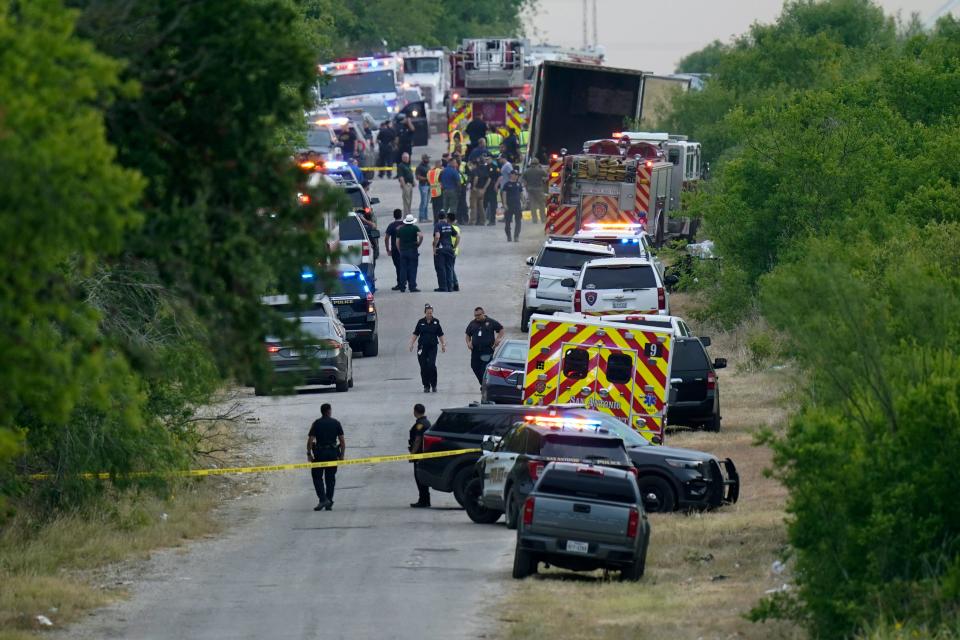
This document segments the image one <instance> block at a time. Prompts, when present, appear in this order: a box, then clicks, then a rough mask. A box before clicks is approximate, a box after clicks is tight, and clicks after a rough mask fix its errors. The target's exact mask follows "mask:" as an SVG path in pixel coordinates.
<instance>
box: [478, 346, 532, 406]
mask: <svg viewBox="0 0 960 640" xmlns="http://www.w3.org/2000/svg"><path fill="white" fill-rule="evenodd" d="M526 366H527V341H526V340H504V341H503V342H501V343H500V346H499V347H498V348H497V350H496V352H494V354H493V359H492V360H490V364H488V365H487V370H486V371H485V372H484V374H483V383H482V384H481V385H480V400H481V401H482V402H493V403H494V404H523V375H524V370H525V369H526Z"/></svg>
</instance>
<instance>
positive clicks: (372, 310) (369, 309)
mask: <svg viewBox="0 0 960 640" xmlns="http://www.w3.org/2000/svg"><path fill="white" fill-rule="evenodd" d="M376 311H377V307H376V306H375V305H374V304H373V294H372V293H367V313H376Z"/></svg>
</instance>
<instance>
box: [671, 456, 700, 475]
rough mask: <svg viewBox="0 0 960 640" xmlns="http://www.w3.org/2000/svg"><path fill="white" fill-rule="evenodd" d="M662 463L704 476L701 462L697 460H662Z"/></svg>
mask: <svg viewBox="0 0 960 640" xmlns="http://www.w3.org/2000/svg"><path fill="white" fill-rule="evenodd" d="M664 461H665V462H666V463H667V464H668V465H670V466H671V467H676V468H677V469H692V470H693V471H697V472H699V473H700V475H704V472H703V467H704V464H703V462H701V461H699V460H677V459H676V458H664Z"/></svg>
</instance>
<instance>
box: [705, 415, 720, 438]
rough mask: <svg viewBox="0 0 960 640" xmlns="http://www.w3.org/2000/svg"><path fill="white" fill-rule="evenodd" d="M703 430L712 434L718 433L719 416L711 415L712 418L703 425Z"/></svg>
mask: <svg viewBox="0 0 960 640" xmlns="http://www.w3.org/2000/svg"><path fill="white" fill-rule="evenodd" d="M703 428H704V429H706V430H707V431H713V432H714V433H716V432H718V431H720V414H717V413H715V414H713V417H712V418H711V419H710V420H709V421H708V422H707V423H706V424H704V425H703Z"/></svg>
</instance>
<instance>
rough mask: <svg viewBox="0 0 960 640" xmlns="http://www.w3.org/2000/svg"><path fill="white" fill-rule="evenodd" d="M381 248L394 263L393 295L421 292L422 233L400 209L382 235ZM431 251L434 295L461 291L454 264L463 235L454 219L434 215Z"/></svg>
mask: <svg viewBox="0 0 960 640" xmlns="http://www.w3.org/2000/svg"><path fill="white" fill-rule="evenodd" d="M384 236H385V239H384V247H385V249H386V252H387V255H389V256H390V258H391V259H392V260H393V267H394V269H395V270H396V273H397V284H396V285H395V286H394V287H392V289H393V291H401V292H404V291H408V290H409V291H410V292H411V293H416V292H418V291H420V289H419V288H418V287H417V272H418V270H419V266H420V246H421V245H422V244H423V239H424V236H423V231H422V230H421V229H420V227H419V226H418V225H417V220H416V218H414V217H413V216H412V215H410V214H407V215H406V216H405V217H404V215H403V211H402V210H401V209H394V210H393V221H392V222H391V223H390V224H389V225H387V228H386V230H385V231H384ZM431 236H432V240H431V246H432V248H433V267H434V269H435V270H436V272H437V288H436V289H434V291H437V292H452V291H460V281H459V280H458V279H457V272H456V262H457V255H458V254H459V253H460V243H461V240H462V235H461V233H460V227H459V226H458V225H457V222H456V220H454V218H453V216H449V217H448V216H447V215H446V214H445V213H443V212H442V211H441V212H440V213H439V214H438V215H437V221H436V222H435V223H434V225H433V233H432V234H431Z"/></svg>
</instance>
